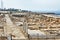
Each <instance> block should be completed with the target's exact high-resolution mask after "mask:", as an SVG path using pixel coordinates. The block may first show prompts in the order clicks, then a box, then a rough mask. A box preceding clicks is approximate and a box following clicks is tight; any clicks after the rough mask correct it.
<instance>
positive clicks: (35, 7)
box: [0, 0, 60, 11]
mask: <svg viewBox="0 0 60 40" xmlns="http://www.w3.org/2000/svg"><path fill="white" fill-rule="evenodd" d="M0 1H1V0H0ZM0 5H1V2H0ZM3 5H4V8H17V9H22V10H31V11H57V10H60V0H3ZM0 7H1V6H0Z"/></svg>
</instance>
